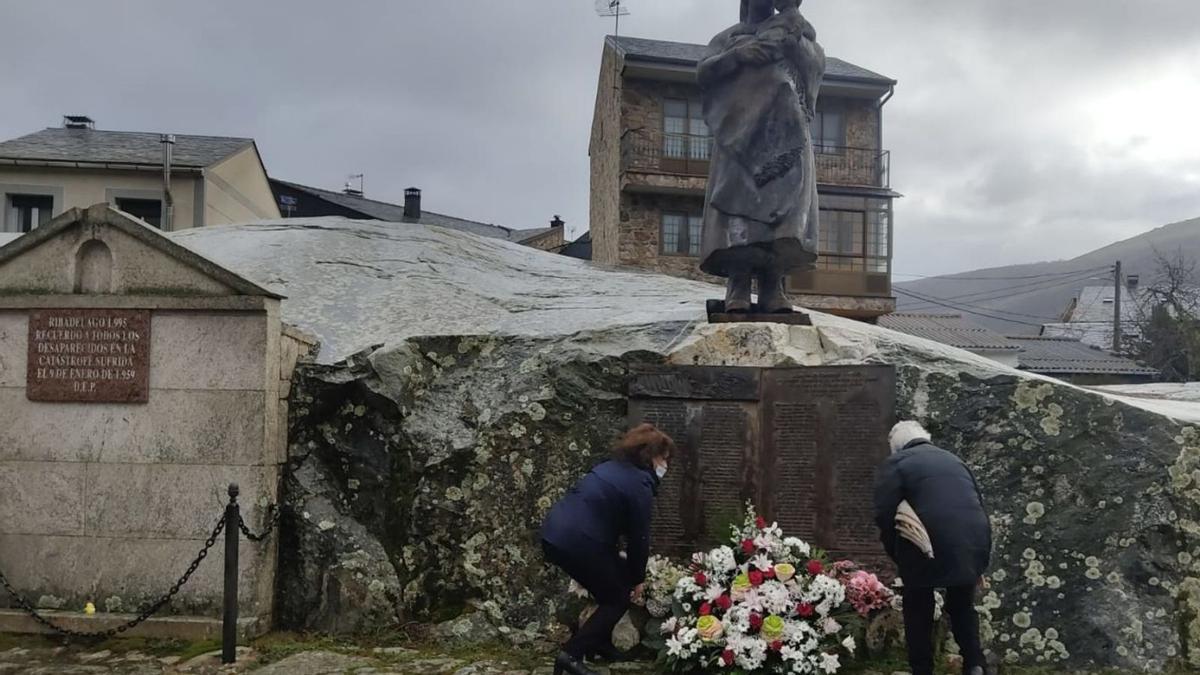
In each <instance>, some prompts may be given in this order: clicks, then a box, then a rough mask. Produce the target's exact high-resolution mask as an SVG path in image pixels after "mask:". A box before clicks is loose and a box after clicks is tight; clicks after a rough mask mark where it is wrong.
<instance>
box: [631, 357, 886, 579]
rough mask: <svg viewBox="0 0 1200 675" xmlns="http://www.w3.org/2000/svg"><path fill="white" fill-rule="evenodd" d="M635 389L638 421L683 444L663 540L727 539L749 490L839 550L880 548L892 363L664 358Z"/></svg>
mask: <svg viewBox="0 0 1200 675" xmlns="http://www.w3.org/2000/svg"><path fill="white" fill-rule="evenodd" d="M629 393H630V400H629V416H630V422H631V423H635V424H636V423H640V422H643V421H645V422H651V423H653V424H655V425H657V426H658V427H659V428H660V429H662V430H663V431H664V432H666V433H667V434H668V435H670V436H671V437H672V438H674V439H675V440H676V443H677V444H678V446H679V455H678V456H677V457H675V458H673V460H672V462H671V471H670V472H668V473H667V477H666V479H665V480H664V481H663V485H662V488H661V489H660V491H659V495H658V499H657V500H656V503H655V517H654V525H653V528H652V545H653V546H654V548H655V550H656V551H658V552H661V553H670V554H675V555H684V554H687V553H690V552H692V551H694V550H697V549H699V548H701V547H704V546H707V545H709V544H712V543H715V542H718V541H723V540H724V539H725V537H726V536H727V534H728V533H727V532H726V531H725V530H723V527H724V526H725V525H728V524H730V523H731V522H740V519H741V512H742V506H743V504H744V503H745V501H746V500H751V501H753V502H754V504H755V505H756V506H757V507H758V509H759V510H760V512H761V513H762V514H763V515H764V516H766V517H767V518H768V519H773V520H777V521H778V522H779V524H780V525H781V526H782V527H783V528H784V531H785V532H787V533H788V534H790V535H794V536H798V537H801V538H803V539H805V540H807V541H809V542H811V543H813V544H815V545H817V546H820V547H821V548H824V549H826V550H829V551H831V552H833V553H834V554H835V555H844V556H850V557H854V558H857V559H860V560H863V561H869V560H872V559H874V558H876V557H877V556H882V554H883V550H882V547H881V546H880V545H879V540H878V535H877V532H876V529H875V523H874V521H873V519H872V514H871V497H872V491H873V487H874V486H873V482H874V472H875V467H876V466H877V465H878V464H879V463H880V462H881V461H883V459H884V458H886V457H887V454H888V449H887V430H888V429H889V428H890V426H891V424H892V422H893V417H894V415H895V371H894V369H893V368H892V367H891V366H838V367H821V368H726V367H691V366H675V367H661V368H653V369H650V370H646V371H643V372H640V373H638V374H636V375H635V376H634V378H633V380H632V382H631V383H630V387H629Z"/></svg>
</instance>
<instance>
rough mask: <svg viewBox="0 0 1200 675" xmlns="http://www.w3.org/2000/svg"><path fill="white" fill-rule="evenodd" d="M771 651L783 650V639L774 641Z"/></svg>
mask: <svg viewBox="0 0 1200 675" xmlns="http://www.w3.org/2000/svg"><path fill="white" fill-rule="evenodd" d="M771 651H773V652H781V651H783V640H776V641H774V642H772V643H771Z"/></svg>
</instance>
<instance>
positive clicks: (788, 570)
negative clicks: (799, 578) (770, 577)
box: [775, 563, 796, 583]
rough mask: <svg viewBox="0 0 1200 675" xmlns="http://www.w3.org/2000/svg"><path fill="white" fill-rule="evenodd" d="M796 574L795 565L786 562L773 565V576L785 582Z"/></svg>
mask: <svg viewBox="0 0 1200 675" xmlns="http://www.w3.org/2000/svg"><path fill="white" fill-rule="evenodd" d="M794 576H796V566H795V565H791V564H788V563H780V564H778V565H776V566H775V578H776V579H778V580H780V581H782V582H783V583H787V582H789V581H791V580H792V577H794Z"/></svg>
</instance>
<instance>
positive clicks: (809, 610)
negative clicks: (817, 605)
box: [796, 602, 815, 619]
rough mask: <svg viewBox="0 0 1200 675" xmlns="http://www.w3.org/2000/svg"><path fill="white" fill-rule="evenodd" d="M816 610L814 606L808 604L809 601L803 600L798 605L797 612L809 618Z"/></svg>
mask: <svg viewBox="0 0 1200 675" xmlns="http://www.w3.org/2000/svg"><path fill="white" fill-rule="evenodd" d="M814 611H815V610H814V609H813V606H812V605H810V604H808V603H807V602H802V603H800V604H799V605H796V613H797V614H799V615H800V616H801V617H802V618H805V619H807V618H808V617H810V616H812V615H813V612H814Z"/></svg>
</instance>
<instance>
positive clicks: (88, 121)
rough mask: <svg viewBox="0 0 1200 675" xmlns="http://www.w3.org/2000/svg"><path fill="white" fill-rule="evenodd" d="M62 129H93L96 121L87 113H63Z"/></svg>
mask: <svg viewBox="0 0 1200 675" xmlns="http://www.w3.org/2000/svg"><path fill="white" fill-rule="evenodd" d="M63 128H64V129H95V128H96V121H95V120H93V119H92V118H90V117H88V116H87V115H63Z"/></svg>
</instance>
